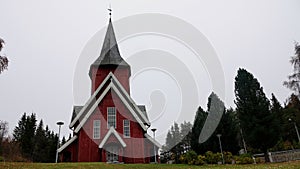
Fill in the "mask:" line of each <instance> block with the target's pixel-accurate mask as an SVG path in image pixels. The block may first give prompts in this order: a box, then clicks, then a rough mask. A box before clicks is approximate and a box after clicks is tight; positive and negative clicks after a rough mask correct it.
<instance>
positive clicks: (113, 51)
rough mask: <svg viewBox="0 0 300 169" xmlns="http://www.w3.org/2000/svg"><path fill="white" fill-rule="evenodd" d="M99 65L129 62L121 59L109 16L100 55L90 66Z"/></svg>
mask: <svg viewBox="0 0 300 169" xmlns="http://www.w3.org/2000/svg"><path fill="white" fill-rule="evenodd" d="M100 65H117V66H129V64H128V63H127V62H126V61H125V60H123V58H122V57H121V55H120V51H119V48H118V43H117V40H116V36H115V32H114V28H113V25H112V22H111V18H109V23H108V27H107V31H106V35H105V38H104V41H103V46H102V50H101V53H100V56H99V57H98V58H97V59H96V60H95V62H94V63H93V64H92V66H100Z"/></svg>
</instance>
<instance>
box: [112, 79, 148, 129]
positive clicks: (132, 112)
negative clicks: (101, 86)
mask: <svg viewBox="0 0 300 169" xmlns="http://www.w3.org/2000/svg"><path fill="white" fill-rule="evenodd" d="M111 84H112V89H113V90H114V91H115V92H116V94H117V95H118V96H119V98H120V99H121V101H122V102H123V103H124V104H125V106H126V107H127V109H128V110H129V111H130V112H131V114H132V115H133V117H134V118H135V119H136V120H137V122H138V123H139V124H140V125H141V127H142V128H143V129H144V131H147V127H146V126H145V124H144V123H143V122H142V120H141V119H140V118H139V116H138V115H137V114H136V113H135V111H134V110H133V109H132V107H131V106H130V105H129V104H128V102H127V100H126V99H125V98H124V97H123V95H122V94H121V93H120V91H119V89H118V88H117V87H116V86H115V85H114V84H113V83H111ZM136 110H137V109H136Z"/></svg>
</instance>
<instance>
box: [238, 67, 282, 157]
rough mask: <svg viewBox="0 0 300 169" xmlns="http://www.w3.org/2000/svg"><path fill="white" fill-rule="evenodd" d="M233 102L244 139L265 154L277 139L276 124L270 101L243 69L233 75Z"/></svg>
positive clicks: (255, 80) (250, 75)
mask: <svg viewBox="0 0 300 169" xmlns="http://www.w3.org/2000/svg"><path fill="white" fill-rule="evenodd" d="M235 96H236V100H235V104H236V106H237V109H236V110H237V114H238V118H239V120H240V125H241V128H242V129H243V133H244V139H245V141H246V143H247V144H249V145H250V146H251V147H253V148H256V149H260V150H261V151H262V152H264V153H265V155H266V161H268V158H267V151H268V149H269V148H271V147H273V146H274V145H275V144H276V143H277V141H278V132H279V129H278V125H279V124H277V123H276V121H275V120H274V119H275V118H274V115H273V114H272V113H271V112H270V110H269V108H270V103H269V100H268V99H267V97H266V96H265V94H264V92H263V88H262V87H261V86H260V84H259V82H258V80H257V79H256V78H254V76H253V75H252V74H251V73H249V72H247V71H246V70H245V69H239V70H238V73H237V76H236V77H235Z"/></svg>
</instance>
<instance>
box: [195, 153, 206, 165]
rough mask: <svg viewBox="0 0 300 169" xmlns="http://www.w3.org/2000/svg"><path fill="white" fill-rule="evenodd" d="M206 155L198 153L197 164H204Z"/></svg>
mask: <svg viewBox="0 0 300 169" xmlns="http://www.w3.org/2000/svg"><path fill="white" fill-rule="evenodd" d="M205 159H206V158H205V156H203V155H198V156H197V160H196V161H195V164H196V165H203V164H205Z"/></svg>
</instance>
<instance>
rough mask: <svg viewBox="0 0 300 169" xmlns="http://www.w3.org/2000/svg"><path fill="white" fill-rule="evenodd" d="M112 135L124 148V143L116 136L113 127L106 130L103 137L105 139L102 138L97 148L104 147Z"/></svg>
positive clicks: (116, 133)
mask: <svg viewBox="0 0 300 169" xmlns="http://www.w3.org/2000/svg"><path fill="white" fill-rule="evenodd" d="M112 134H114V135H115V136H116V138H117V139H118V141H119V142H120V143H121V145H122V146H123V147H124V148H125V147H126V143H125V142H124V140H123V139H122V138H121V136H120V135H119V134H118V132H117V131H116V130H115V129H114V128H113V127H110V129H109V130H108V132H107V134H106V135H105V137H104V138H103V140H102V141H101V143H100V144H99V148H103V147H104V145H105V143H106V142H107V140H108V138H109V137H110V135H112Z"/></svg>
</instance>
